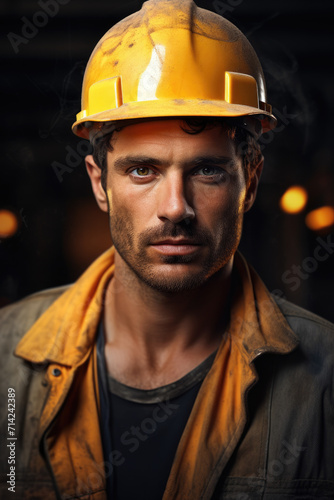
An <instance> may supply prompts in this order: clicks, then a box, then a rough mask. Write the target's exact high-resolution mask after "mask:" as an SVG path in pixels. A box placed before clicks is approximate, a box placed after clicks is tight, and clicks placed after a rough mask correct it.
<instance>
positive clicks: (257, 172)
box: [244, 156, 264, 212]
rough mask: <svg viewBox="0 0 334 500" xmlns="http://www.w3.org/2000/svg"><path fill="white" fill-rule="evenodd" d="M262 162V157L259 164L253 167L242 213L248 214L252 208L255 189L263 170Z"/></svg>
mask: <svg viewBox="0 0 334 500" xmlns="http://www.w3.org/2000/svg"><path fill="white" fill-rule="evenodd" d="M263 161H264V158H263V156H262V158H261V160H260V161H259V163H258V164H257V166H256V167H255V172H254V174H253V177H252V180H251V183H250V185H249V187H248V189H247V193H246V198H245V204H244V212H248V210H250V209H251V208H252V206H253V203H254V201H255V198H256V193H257V187H258V185H259V181H260V177H261V173H262V169H263Z"/></svg>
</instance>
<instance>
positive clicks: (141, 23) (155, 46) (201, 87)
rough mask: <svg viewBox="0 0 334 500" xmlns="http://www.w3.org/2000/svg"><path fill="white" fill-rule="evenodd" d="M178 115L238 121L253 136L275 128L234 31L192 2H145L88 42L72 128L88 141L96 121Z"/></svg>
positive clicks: (255, 64)
mask: <svg viewBox="0 0 334 500" xmlns="http://www.w3.org/2000/svg"><path fill="white" fill-rule="evenodd" d="M186 116H205V117H225V116H226V117H234V118H236V117H244V119H243V121H244V122H245V125H247V123H248V124H249V123H253V124H254V123H255V124H256V127H257V130H256V133H257V135H260V133H262V132H265V131H268V130H270V129H272V128H274V127H275V125H276V119H275V117H274V116H273V115H272V114H271V106H270V105H269V104H267V102H266V88H265V81H264V76H263V72H262V68H261V65H260V62H259V60H258V58H257V56H256V54H255V51H254V49H253V47H252V46H251V44H250V43H249V41H248V40H247V38H246V37H245V36H244V35H243V34H242V33H241V31H240V30H239V29H238V28H236V27H235V26H234V25H233V24H232V23H230V22H229V21H227V20H226V19H224V18H223V17H221V16H219V15H218V14H215V13H213V12H210V11H208V10H205V9H201V8H199V7H197V6H196V5H195V3H194V2H193V1H192V0H148V1H146V2H144V4H143V6H142V8H141V10H140V11H138V12H136V13H134V14H132V15H130V16H129V17H127V18H125V19H123V20H122V21H120V22H119V23H117V24H116V25H115V26H113V27H112V28H111V29H110V30H109V31H107V33H106V34H105V35H104V36H103V38H101V40H100V41H99V42H98V44H97V45H96V47H95V49H94V51H93V53H92V55H91V57H90V59H89V61H88V64H87V67H86V71H85V76H84V81H83V87H82V111H81V112H80V113H79V114H78V115H77V120H76V122H75V123H74V124H73V127H72V129H73V132H74V133H75V134H76V135H78V136H80V137H83V138H86V139H88V138H89V133H90V131H92V130H93V129H94V128H96V127H98V126H99V124H101V123H103V122H109V121H113V122H114V121H118V120H138V119H148V118H158V117H186ZM246 117H248V118H246ZM250 117H252V118H253V119H252V120H250V119H249V118H250ZM254 118H255V120H254Z"/></svg>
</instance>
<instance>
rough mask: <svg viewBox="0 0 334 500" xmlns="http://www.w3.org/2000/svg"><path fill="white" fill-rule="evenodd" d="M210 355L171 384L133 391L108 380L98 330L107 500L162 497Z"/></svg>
mask: <svg viewBox="0 0 334 500" xmlns="http://www.w3.org/2000/svg"><path fill="white" fill-rule="evenodd" d="M215 354H216V352H214V353H213V354H211V356H209V357H208V358H207V359H206V360H205V361H203V363H201V364H200V365H199V366H197V367H196V368H195V369H194V370H192V371H191V372H190V373H188V374H187V375H185V376H184V377H182V378H181V379H180V380H177V381H176V382H173V383H172V384H168V385H166V386H163V387H158V388H157V389H151V390H141V389H135V388H133V387H128V386H126V385H124V384H121V383H120V382H118V381H117V380H115V379H113V378H112V377H110V376H109V375H107V372H106V368H105V362H104V335H103V327H102V325H100V329H99V335H98V361H99V363H98V364H99V388H100V399H101V435H102V442H103V451H104V457H105V462H106V467H105V469H106V477H107V488H108V498H109V499H111V498H112V499H116V500H134V499H136V500H159V499H161V498H162V496H163V492H164V490H165V487H166V483H167V479H168V476H169V473H170V469H171V466H172V463H173V459H174V455H175V452H176V448H177V446H178V443H179V440H180V438H181V435H182V432H183V430H184V427H185V425H186V423H187V420H188V418H189V415H190V412H191V409H192V407H193V404H194V402H195V399H196V396H197V393H198V391H199V388H200V386H201V383H202V381H203V379H204V378H205V376H206V374H207V373H208V371H209V370H210V368H211V365H212V363H213V360H214V357H215Z"/></svg>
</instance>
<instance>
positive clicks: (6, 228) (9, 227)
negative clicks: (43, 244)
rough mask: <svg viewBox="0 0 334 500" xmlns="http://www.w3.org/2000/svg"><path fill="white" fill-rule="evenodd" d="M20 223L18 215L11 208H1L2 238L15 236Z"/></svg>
mask: <svg viewBox="0 0 334 500" xmlns="http://www.w3.org/2000/svg"><path fill="white" fill-rule="evenodd" d="M18 227H19V223H18V220H17V217H16V215H15V214H14V213H13V212H10V211H9V210H0V238H10V237H11V236H13V235H14V234H15V233H16V231H17V228H18Z"/></svg>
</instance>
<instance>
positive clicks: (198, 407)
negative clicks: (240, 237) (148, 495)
mask: <svg viewBox="0 0 334 500" xmlns="http://www.w3.org/2000/svg"><path fill="white" fill-rule="evenodd" d="M112 274H113V249H111V250H109V251H107V252H106V253H105V254H103V255H102V256H101V257H100V258H99V259H97V261H95V262H94V263H93V264H92V266H90V268H89V269H88V270H87V271H86V272H85V273H84V275H83V276H82V277H81V278H80V279H79V280H78V281H77V282H76V283H75V284H74V285H72V286H70V287H64V288H60V289H52V290H46V291H44V292H41V293H38V294H35V295H32V296H30V297H28V298H26V299H24V300H23V301H21V302H18V303H17V304H14V305H11V306H9V307H6V308H4V309H3V310H2V311H0V325H1V327H0V328H1V337H0V342H1V355H2V361H1V371H2V376H1V402H2V408H3V411H2V413H1V422H0V424H1V438H2V450H1V459H0V465H1V489H0V497H1V498H4V499H6V498H15V496H13V490H9V488H10V487H11V482H10V481H11V480H14V482H15V488H14V490H15V494H16V498H24V499H25V498H27V499H29V498H31V499H43V500H45V499H56V498H58V499H60V498H61V499H75V498H80V499H81V500H86V499H87V500H88V499H92V500H105V499H106V492H105V488H106V474H112V473H113V467H115V466H116V465H115V461H114V458H113V456H110V457H106V460H105V457H103V452H102V444H101V436H100V428H99V391H98V383H97V365H96V363H97V357H96V347H95V338H96V333H97V326H98V323H99V320H100V317H101V313H102V311H103V307H104V306H106V307H107V304H104V291H105V288H106V286H107V283H108V282H109V280H110V279H111V278H112ZM234 274H235V282H236V283H237V284H236V293H235V295H234V298H233V302H232V307H231V314H230V324H229V327H228V328H227V331H226V332H225V333H224V335H223V340H222V343H221V346H220V348H219V350H218V353H217V355H216V358H215V361H214V363H213V365H212V368H211V369H210V371H209V373H208V374H207V376H206V378H205V379H204V381H203V384H202V386H201V389H200V391H199V394H198V396H197V399H196V401H195V404H194V407H193V410H192V412H191V414H190V417H189V420H188V423H187V425H186V428H185V430H184V432H183V435H182V437H181V440H180V443H179V446H178V449H177V452H176V455H175V459H174V463H173V466H172V469H171V472H170V476H169V479H168V482H167V486H166V491H165V494H164V497H163V500H172V499H173V500H199V499H203V500H204V499H228V500H248V499H249V500H251V499H254V500H255V499H265V500H270V499H277V500H288V499H289V500H291V499H292V498H300V499H302V498H303V499H306V498H308V499H312V498H320V499H322V498H323V499H329V498H334V446H333V437H334V408H333V357H334V355H333V353H334V326H333V325H332V324H330V323H328V322H327V321H325V320H323V319H321V318H319V317H317V316H315V315H313V314H311V313H308V312H306V311H304V310H303V309H300V308H298V307H296V306H293V305H292V304H289V303H287V302H285V301H283V300H279V301H278V304H276V302H275V301H274V300H273V298H272V297H271V295H270V294H269V292H268V291H267V289H266V288H265V286H264V285H263V283H262V282H261V280H260V278H259V277H258V276H257V274H256V273H255V272H254V271H253V270H252V269H251V268H250V267H249V266H248V265H247V263H246V262H245V261H244V259H243V258H242V257H241V256H240V254H238V255H236V258H235V265H234ZM14 349H15V355H13V351H14ZM13 390H14V391H15V398H14V399H15V424H14V425H13V413H7V411H5V410H6V405H7V399H8V394H9V395H10V396H11V400H12V399H13ZM8 391H9V392H8ZM9 416H10V419H11V420H10V422H11V425H10V429H12V431H13V427H14V428H15V435H9V430H8V429H9V427H8V418H9ZM8 443H9V444H8ZM7 445H8V446H7ZM4 450H5V451H4ZM13 452H14V456H13ZM13 459H14V465H13V463H12V464H11V465H10V464H9V460H13ZM11 466H12V467H14V470H13V469H10V467H11ZM148 488H149V483H148ZM157 500H158V499H157Z"/></svg>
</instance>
